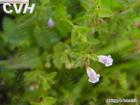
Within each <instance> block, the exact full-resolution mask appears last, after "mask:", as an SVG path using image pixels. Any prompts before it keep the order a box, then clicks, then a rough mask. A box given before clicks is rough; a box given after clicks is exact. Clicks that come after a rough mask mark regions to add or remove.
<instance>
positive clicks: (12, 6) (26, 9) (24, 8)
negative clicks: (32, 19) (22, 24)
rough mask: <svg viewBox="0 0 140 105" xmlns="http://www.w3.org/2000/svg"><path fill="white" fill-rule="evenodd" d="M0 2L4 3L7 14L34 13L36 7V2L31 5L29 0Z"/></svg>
mask: <svg viewBox="0 0 140 105" xmlns="http://www.w3.org/2000/svg"><path fill="white" fill-rule="evenodd" d="M0 4H3V11H4V12H5V13H6V14H12V13H13V12H15V13H16V14H21V13H23V14H26V13H29V14H32V13H33V12H34V9H35V3H32V4H30V5H29V0H0Z"/></svg>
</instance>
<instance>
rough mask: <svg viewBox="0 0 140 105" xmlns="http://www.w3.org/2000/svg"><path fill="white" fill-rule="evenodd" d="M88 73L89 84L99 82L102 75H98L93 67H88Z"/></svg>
mask: <svg viewBox="0 0 140 105" xmlns="http://www.w3.org/2000/svg"><path fill="white" fill-rule="evenodd" d="M86 71H87V75H88V78H89V79H88V81H89V82H91V83H97V82H99V78H100V75H99V74H96V72H95V71H94V70H93V69H92V68H91V67H87V68H86Z"/></svg>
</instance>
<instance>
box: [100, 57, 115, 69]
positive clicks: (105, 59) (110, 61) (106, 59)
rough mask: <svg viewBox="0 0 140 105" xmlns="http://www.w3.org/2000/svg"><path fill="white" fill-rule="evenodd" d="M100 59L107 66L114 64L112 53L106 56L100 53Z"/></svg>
mask: <svg viewBox="0 0 140 105" xmlns="http://www.w3.org/2000/svg"><path fill="white" fill-rule="evenodd" d="M98 61H99V62H100V63H102V64H104V65H105V66H106V67H109V66H111V65H112V64H113V59H112V57H111V55H108V56H105V55H99V56H98Z"/></svg>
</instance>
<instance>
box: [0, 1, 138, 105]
mask: <svg viewBox="0 0 140 105" xmlns="http://www.w3.org/2000/svg"><path fill="white" fill-rule="evenodd" d="M32 2H35V3H36V9H35V12H34V14H26V15H22V14H21V15H15V16H14V17H15V18H14V19H10V18H8V17H5V18H4V20H3V31H2V32H0V42H1V45H0V79H2V80H3V81H4V82H5V88H6V92H7V93H8V97H9V101H8V105H109V104H108V103H105V100H106V99H107V98H111V97H114V98H136V99H140V92H139V91H140V85H139V84H140V82H139V77H140V71H139V65H140V60H139V59H140V14H139V13H140V0H32ZM49 18H52V19H53V21H54V22H55V26H54V27H52V28H50V27H49V26H48V20H49ZM108 54H111V55H112V57H113V59H114V64H113V66H112V67H109V68H105V67H104V66H102V65H100V64H99V63H98V62H97V55H108ZM87 59H88V60H89V62H90V66H93V67H94V69H95V70H96V71H97V72H98V73H100V74H101V80H100V82H99V83H98V84H91V83H89V82H88V78H87V76H86V75H87V74H86V72H85V70H84V64H85V63H86V62H87ZM89 62H88V63H89ZM134 104H136V105H138V104H139V103H138V102H137V103H134Z"/></svg>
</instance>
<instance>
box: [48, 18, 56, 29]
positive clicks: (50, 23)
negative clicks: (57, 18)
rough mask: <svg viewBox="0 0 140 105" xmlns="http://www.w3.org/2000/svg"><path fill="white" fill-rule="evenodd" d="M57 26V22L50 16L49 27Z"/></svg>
mask: <svg viewBox="0 0 140 105" xmlns="http://www.w3.org/2000/svg"><path fill="white" fill-rule="evenodd" d="M54 26H55V22H54V20H53V19H52V18H49V20H48V27H49V28H53V27H54Z"/></svg>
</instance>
